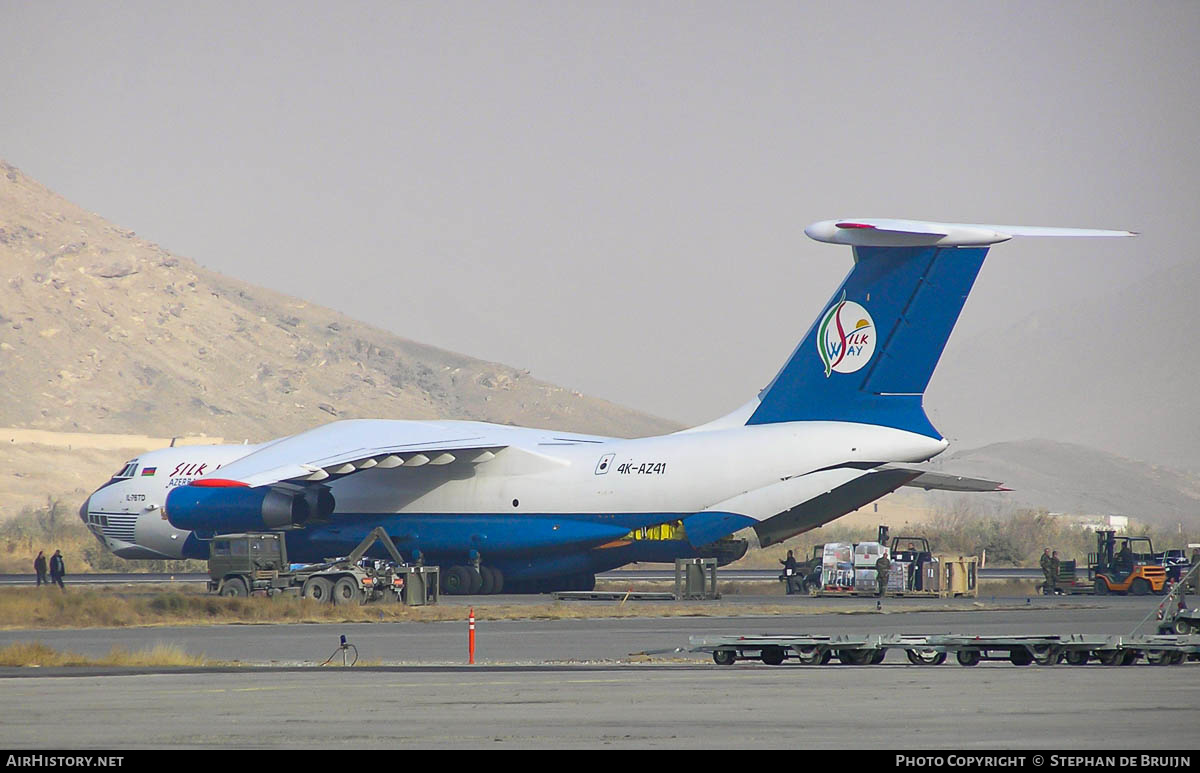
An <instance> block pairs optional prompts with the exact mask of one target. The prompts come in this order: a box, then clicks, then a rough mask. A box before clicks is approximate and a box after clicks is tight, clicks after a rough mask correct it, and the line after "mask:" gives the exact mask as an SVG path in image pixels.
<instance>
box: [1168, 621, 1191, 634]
mask: <svg viewBox="0 0 1200 773" xmlns="http://www.w3.org/2000/svg"><path fill="white" fill-rule="evenodd" d="M1171 628H1172V629H1173V630H1174V631H1175V633H1177V634H1179V635H1180V636H1187V635H1188V634H1189V633H1191V632H1192V625H1191V623H1189V622H1188V621H1187V620H1184V619H1182V618H1179V619H1177V620H1176V621H1175V624H1174V625H1172V626H1171Z"/></svg>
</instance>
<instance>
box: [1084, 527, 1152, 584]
mask: <svg viewBox="0 0 1200 773" xmlns="http://www.w3.org/2000/svg"><path fill="white" fill-rule="evenodd" d="M1088 568H1089V573H1090V574H1091V575H1092V579H1093V580H1094V582H1095V593H1096V595H1097V596H1106V595H1108V594H1110V593H1120V594H1127V593H1132V594H1133V595H1134V596H1145V595H1146V594H1148V593H1163V592H1164V591H1165V588H1166V585H1167V569H1166V567H1164V566H1163V565H1162V564H1161V563H1160V562H1159V561H1158V560H1157V559H1156V558H1155V556H1154V545H1153V544H1151V542H1150V538H1149V537H1125V536H1122V537H1118V536H1116V532H1114V531H1111V530H1102V531H1097V532H1096V552H1095V553H1093V554H1091V555H1090V556H1088Z"/></svg>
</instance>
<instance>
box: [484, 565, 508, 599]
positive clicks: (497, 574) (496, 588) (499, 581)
mask: <svg viewBox="0 0 1200 773" xmlns="http://www.w3.org/2000/svg"><path fill="white" fill-rule="evenodd" d="M479 571H480V573H482V572H484V571H486V572H487V573H488V574H490V575H491V576H492V589H491V590H488V591H483V592H484V593H501V592H503V591H504V572H501V571H500V570H499V569H494V568H492V567H490V566H481V567H479Z"/></svg>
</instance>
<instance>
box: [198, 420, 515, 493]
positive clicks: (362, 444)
mask: <svg viewBox="0 0 1200 773" xmlns="http://www.w3.org/2000/svg"><path fill="white" fill-rule="evenodd" d="M506 446H507V442H505V441H504V440H502V439H501V437H500V433H498V432H496V431H494V430H489V428H488V427H487V425H483V424H480V425H471V424H466V423H463V422H454V423H446V424H440V423H438V422H414V421H393V420H387V419H354V420H348V421H335V422H332V423H330V424H326V425H324V426H321V427H317V428H315V429H310V430H308V431H307V432H301V433H300V434H298V435H292V436H290V437H286V438H282V439H280V440H276V441H274V442H272V443H268V444H267V445H265V446H263V447H261V448H259V449H258V450H256V451H254V452H252V453H250V454H247V455H246V456H243V457H242V458H241V459H237V460H235V461H233V462H230V463H229V464H226V465H224V466H222V467H220V468H218V469H216V470H213V471H211V472H209V473H208V474H207V475H205V476H203V477H201V478H197V479H196V480H195V481H193V482H192V485H194V486H251V487H255V486H268V485H271V484H273V483H279V482H282V481H291V482H295V483H300V482H305V481H320V480H325V479H327V478H330V477H336V476H342V475H349V474H352V473H355V472H358V471H359V470H366V469H370V468H372V467H379V468H382V469H387V468H391V467H400V466H405V467H418V466H421V465H424V464H432V465H442V464H449V463H450V462H455V461H461V462H468V463H471V464H482V463H484V462H487V461H490V460H491V459H493V458H494V457H495V455H496V452H497V451H499V450H501V449H502V448H505V447H506Z"/></svg>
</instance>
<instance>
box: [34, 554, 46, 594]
mask: <svg viewBox="0 0 1200 773" xmlns="http://www.w3.org/2000/svg"><path fill="white" fill-rule="evenodd" d="M33 571H34V572H36V573H37V584H38V587H39V588H40V587H42V586H43V585H45V584H46V554H45V552H43V551H41V550H39V551H38V554H37V558H35V559H33Z"/></svg>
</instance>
